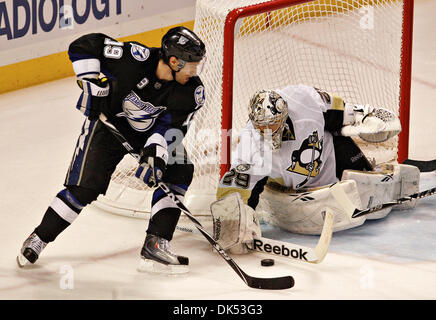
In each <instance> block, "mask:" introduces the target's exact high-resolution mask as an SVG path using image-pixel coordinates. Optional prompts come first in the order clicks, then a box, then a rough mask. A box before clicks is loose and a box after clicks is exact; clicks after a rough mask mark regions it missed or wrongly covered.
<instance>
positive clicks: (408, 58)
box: [220, 0, 414, 176]
mask: <svg viewBox="0 0 436 320" xmlns="http://www.w3.org/2000/svg"><path fill="white" fill-rule="evenodd" d="M413 1H414V0H404V1H403V12H402V20H403V23H402V38H401V72H400V77H401V80H400V88H399V92H400V100H399V107H398V115H399V117H400V121H401V126H402V131H401V132H400V134H399V141H398V152H397V155H398V159H397V160H398V162H399V163H401V162H402V161H403V160H405V159H407V158H408V150H409V119H410V87H411V71H412V39H413V38H412V37H413ZM308 2H315V1H313V0H273V1H265V2H260V3H256V4H253V5H247V6H244V7H240V8H235V9H233V10H232V11H230V12H229V13H228V15H227V17H226V22H225V27H224V50H223V80H222V86H223V93H222V110H223V113H222V130H223V132H228V130H230V129H231V128H232V114H233V111H232V107H233V70H234V69H233V62H234V42H235V25H236V22H237V21H238V19H242V18H244V17H249V16H253V15H258V14H261V13H266V12H271V11H274V10H279V9H283V8H286V7H290V6H296V5H299V4H303V3H308ZM321 2H324V3H330V4H331V3H336V2H337V1H321ZM338 2H339V1H338ZM346 2H348V3H353V2H358V3H362V4H363V3H365V2H366V3H367V4H369V5H370V4H374V3H376V2H377V1H346ZM379 2H389V1H379ZM229 138H230V139H229ZM230 141H231V136H229V135H227V134H223V135H222V149H221V159H222V160H223V159H225V160H226V161H222V163H221V166H220V176H223V175H224V174H225V172H227V171H228V170H229V168H230V158H229V156H230V154H231V143H229V142H230Z"/></svg>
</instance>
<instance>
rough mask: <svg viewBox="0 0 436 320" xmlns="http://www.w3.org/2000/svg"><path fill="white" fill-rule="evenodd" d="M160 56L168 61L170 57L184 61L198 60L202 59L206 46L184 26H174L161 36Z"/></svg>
mask: <svg viewBox="0 0 436 320" xmlns="http://www.w3.org/2000/svg"><path fill="white" fill-rule="evenodd" d="M161 50H162V58H163V60H164V61H165V62H166V63H168V61H169V59H170V57H172V56H174V57H176V58H177V59H180V60H183V61H185V62H198V61H200V60H201V59H203V56H204V55H205V53H206V47H205V45H204V43H203V41H201V39H200V38H199V37H198V36H197V35H196V34H195V33H194V32H193V31H191V30H189V29H188V28H185V27H175V28H172V29H170V30H168V32H167V33H166V34H165V35H164V36H163V37H162V48H161Z"/></svg>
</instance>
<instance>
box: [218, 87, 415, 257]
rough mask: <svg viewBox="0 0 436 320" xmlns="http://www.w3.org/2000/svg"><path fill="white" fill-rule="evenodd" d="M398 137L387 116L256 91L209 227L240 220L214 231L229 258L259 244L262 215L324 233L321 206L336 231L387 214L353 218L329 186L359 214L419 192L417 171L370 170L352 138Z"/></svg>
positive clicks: (292, 92)
mask: <svg viewBox="0 0 436 320" xmlns="http://www.w3.org/2000/svg"><path fill="white" fill-rule="evenodd" d="M400 131H401V125H400V121H399V119H398V118H397V117H396V116H395V115H394V114H393V113H391V112H390V111H388V110H386V109H383V108H376V107H373V106H370V105H356V104H351V103H345V102H344V101H343V99H342V98H341V97H338V96H336V95H333V94H330V93H327V92H324V91H321V90H319V89H316V88H313V87H310V86H306V85H290V86H287V87H285V88H282V89H277V90H261V91H258V92H256V93H255V94H254V95H253V97H252V98H251V100H250V103H249V121H248V122H247V124H246V126H245V128H243V129H242V131H241V134H240V137H239V139H240V140H239V144H238V146H237V151H236V153H235V154H233V155H232V165H231V168H230V170H229V171H228V172H227V173H226V174H225V175H224V176H223V177H222V179H221V181H220V184H219V187H218V191H217V199H218V201H216V202H215V203H213V204H212V205H211V211H212V215H213V218H214V221H228V220H231V219H232V218H229V216H231V217H234V218H235V219H236V220H238V219H242V221H236V222H235V223H234V224H233V225H234V227H231V228H227V229H226V228H225V227H224V226H220V228H218V229H219V230H218V231H217V226H216V223H215V228H214V229H215V237H216V238H217V239H218V240H221V241H222V244H223V246H224V247H226V248H229V249H230V251H231V252H232V253H244V252H246V251H247V250H246V246H245V244H249V243H250V242H251V241H252V240H253V237H260V227H259V223H258V219H259V217H258V214H259V213H261V212H263V216H262V218H263V219H264V220H265V221H267V222H269V223H272V224H274V225H276V226H278V227H280V228H282V229H285V230H288V231H291V232H296V233H302V234H320V233H321V231H322V228H323V225H324V219H323V217H324V216H323V215H324V213H325V208H326V207H328V208H330V209H331V211H333V212H334V215H335V218H334V229H333V230H334V231H340V230H345V229H349V228H352V227H355V226H358V225H361V224H362V223H363V222H364V221H365V219H367V218H368V219H370V218H372V219H377V218H378V219H379V218H382V217H385V216H386V215H387V214H388V213H389V211H390V210H391V208H388V209H384V210H382V211H379V212H377V213H374V214H371V215H368V216H363V217H359V218H351V216H349V214H347V213H346V212H345V210H344V208H343V205H342V204H341V203H340V201H337V200H336V199H335V197H333V196H332V194H331V192H330V189H329V187H330V186H331V185H332V184H334V183H336V182H338V183H340V184H341V186H342V188H343V190H344V191H345V193H346V194H347V196H348V198H349V199H350V200H351V202H352V203H353V204H354V205H356V207H358V208H362V209H363V208H367V207H373V206H375V205H377V204H380V203H384V202H387V201H391V200H393V199H398V198H400V197H402V196H404V195H406V194H407V195H408V194H412V193H415V192H417V191H418V185H419V183H418V182H419V170H418V169H417V168H416V167H413V166H407V165H399V164H389V165H388V164H386V165H383V166H380V167H377V168H373V166H372V165H371V163H370V162H369V161H368V160H367V158H366V157H365V155H364V154H363V153H362V151H361V150H360V148H359V147H358V146H357V145H356V143H355V142H354V141H353V139H352V138H351V137H350V136H354V135H356V136H359V137H360V138H362V139H363V140H365V141H367V142H382V141H385V140H388V139H390V138H391V137H393V136H395V135H397V134H398V133H399V132H400ZM261 194H262V196H261ZM260 196H261V198H260ZM259 200H260V202H259ZM414 204H415V203H413V202H411V203H410V204H409V205H408V206H409V207H410V206H413V205H414ZM256 209H257V212H255V210H256ZM235 212H237V215H238V216H239V218H238V216H236V214H235ZM229 229H230V230H229Z"/></svg>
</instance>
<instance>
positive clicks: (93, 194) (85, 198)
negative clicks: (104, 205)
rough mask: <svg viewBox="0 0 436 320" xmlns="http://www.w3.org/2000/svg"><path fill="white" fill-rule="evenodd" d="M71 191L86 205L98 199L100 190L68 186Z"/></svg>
mask: <svg viewBox="0 0 436 320" xmlns="http://www.w3.org/2000/svg"><path fill="white" fill-rule="evenodd" d="M66 188H67V190H68V191H69V192H71V193H72V194H73V196H74V197H75V198H76V199H77V200H78V201H79V202H80V203H81V204H82V205H84V206H86V205H88V204H90V203H91V202H93V201H94V200H96V199H97V197H98V196H99V194H100V192H98V191H96V190H92V189H88V188H83V187H80V186H67V187H66Z"/></svg>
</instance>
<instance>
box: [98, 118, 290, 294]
mask: <svg viewBox="0 0 436 320" xmlns="http://www.w3.org/2000/svg"><path fill="white" fill-rule="evenodd" d="M100 121H101V122H102V123H103V124H104V125H106V127H107V128H108V129H109V130H110V131H111V132H112V133H113V134H114V135H115V137H116V138H117V139H118V140H119V141H120V142H121V144H122V145H123V146H124V147H125V148H126V150H127V151H128V152H129V153H130V154H131V155H132V156H133V157H134V158H135V159H136V160H138V159H139V155H138V154H137V153H135V152H134V149H133V148H132V146H131V145H130V144H129V142H128V141H127V140H126V138H125V137H124V136H123V135H122V134H121V133H120V132H119V131H118V129H117V128H116V127H115V126H114V125H113V124H112V123H110V122H109V120H108V119H107V118H106V116H105V115H104V114H102V113H101V114H100ZM158 185H159V188H161V190H162V191H163V192H165V194H166V195H167V196H168V197H170V198H171V199H172V200H173V202H174V203H175V204H176V205H177V206H178V207H179V209H180V210H182V211H183V213H185V215H186V216H187V217H188V218H189V219H190V220H191V221H192V222H193V223H194V224H195V227H196V228H197V229H198V231H200V232H201V234H202V235H203V236H204V237H205V238H206V239H207V241H209V243H210V244H211V245H212V247H213V248H214V249H215V250H216V251H217V252H218V253H219V254H220V256H221V257H222V258H223V259H224V260H225V261H226V262H227V263H228V264H229V265H230V266H231V267H232V269H233V270H234V271H235V272H236V273H237V275H238V276H239V277H240V278H241V279H242V280H243V281H244V282H245V283H246V284H247V285H248V286H249V287H251V288H257V289H273V290H278V289H289V288H292V287H293V286H294V284H295V281H294V278H293V277H291V276H283V277H277V278H257V277H252V276H249V275H248V274H246V273H245V272H244V271H243V270H242V269H241V268H240V267H239V266H238V265H237V264H236V262H235V261H234V260H233V259H232V258H231V257H230V256H229V255H228V254H227V253H226V252H225V251H224V250H223V248H222V247H221V246H220V245H219V244H218V243H217V242H216V241H215V240H214V239H213V237H212V236H211V235H210V234H209V233H208V232H207V231H206V230H204V229H203V227H202V225H201V223H200V222H199V221H198V220H197V219H196V218H195V217H194V216H193V215H192V214H191V212H190V211H189V210H188V209H187V208H186V207H185V205H184V204H183V203H182V202H181V201H180V200H179V199H177V197H176V196H175V195H174V193H173V192H172V191H171V190H170V189H169V188H168V186H167V185H166V184H165V183H163V182H159V184H158Z"/></svg>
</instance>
